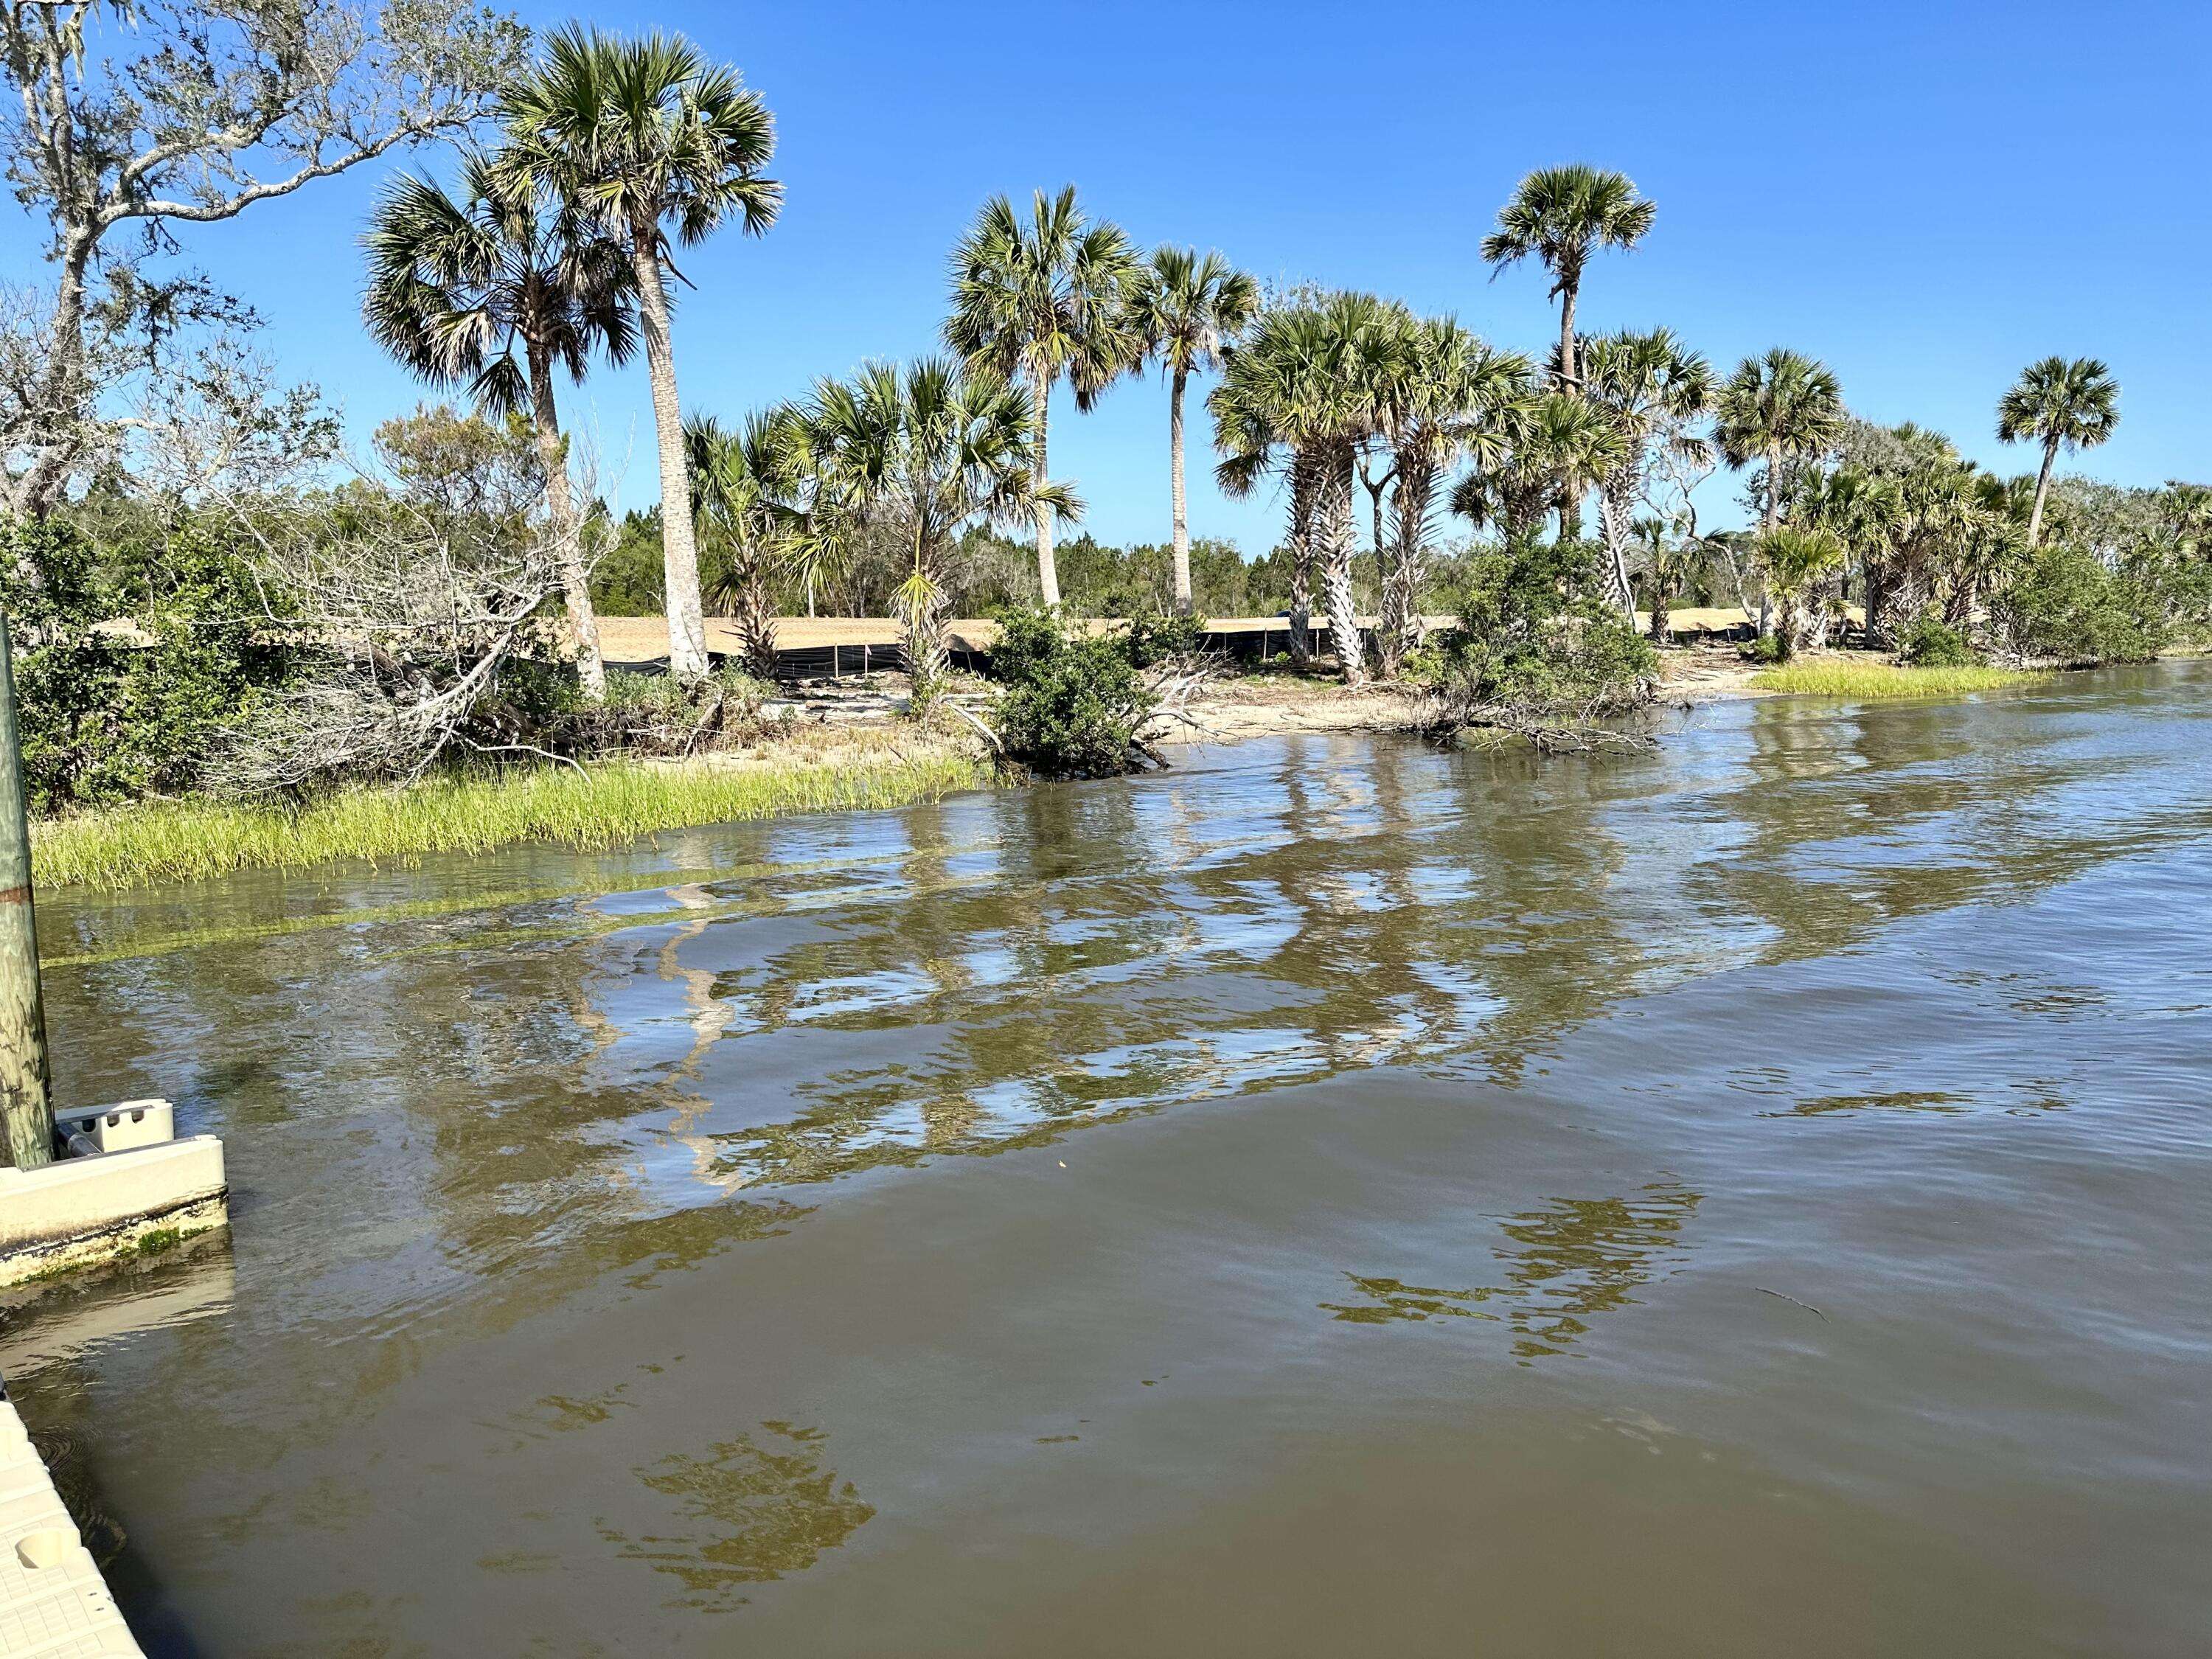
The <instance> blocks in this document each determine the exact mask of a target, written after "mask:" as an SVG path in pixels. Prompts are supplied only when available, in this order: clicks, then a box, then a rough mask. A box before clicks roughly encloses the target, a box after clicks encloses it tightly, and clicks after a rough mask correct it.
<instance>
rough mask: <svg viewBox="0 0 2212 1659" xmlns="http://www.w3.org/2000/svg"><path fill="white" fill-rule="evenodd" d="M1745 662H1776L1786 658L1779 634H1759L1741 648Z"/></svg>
mask: <svg viewBox="0 0 2212 1659" xmlns="http://www.w3.org/2000/svg"><path fill="white" fill-rule="evenodd" d="M1743 659H1744V660H1745V661H1746V662H1756V663H1778V662H1784V661H1786V660H1788V659H1787V657H1786V656H1785V654H1784V652H1783V649H1782V636H1781V635H1779V634H1761V635H1759V637H1758V638H1756V639H1754V640H1753V641H1752V642H1751V643H1750V644H1749V645H1747V646H1746V647H1744V648H1743Z"/></svg>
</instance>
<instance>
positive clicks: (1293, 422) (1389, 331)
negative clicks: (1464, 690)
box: [1209, 293, 1415, 686]
mask: <svg viewBox="0 0 2212 1659" xmlns="http://www.w3.org/2000/svg"><path fill="white" fill-rule="evenodd" d="M1414 326H1415V325H1414V322H1413V316H1412V314H1411V313H1408V312H1407V310H1406V309H1405V307H1402V306H1400V305H1397V304H1395V303H1393V302H1390V301H1383V300H1378V299H1377V298H1376V297H1375V295H1371V294H1353V293H1337V294H1329V295H1321V296H1318V297H1317V298H1316V299H1314V300H1311V301H1300V302H1299V303H1297V304H1294V305H1289V306H1284V307H1278V308H1277V309H1274V310H1272V311H1269V312H1267V313H1263V314H1262V315H1261V318H1260V319H1259V321H1258V322H1257V323H1256V324H1255V325H1254V326H1253V329H1252V331H1251V333H1250V335H1249V337H1248V338H1247V339H1246V340H1245V341H1244V342H1243V343H1242V344H1241V345H1239V346H1238V348H1237V350H1236V352H1235V353H1234V354H1233V355H1232V356H1231V358H1230V362H1229V368H1228V372H1227V374H1225V376H1224V378H1223V381H1222V384H1221V386H1219V387H1218V388H1217V397H1216V398H1214V399H1212V400H1209V401H1210V402H1212V406H1213V408H1214V410H1215V424H1216V436H1215V441H1216V443H1217V445H1218V447H1221V448H1222V450H1223V451H1224V453H1225V455H1226V456H1227V457H1228V459H1225V461H1224V462H1223V464H1222V465H1221V466H1219V467H1218V468H1217V469H1216V476H1217V477H1219V478H1220V479H1221V480H1222V483H1223V484H1224V486H1225V488H1228V489H1232V490H1234V489H1237V488H1238V487H1239V485H1240V483H1241V484H1243V486H1244V487H1247V488H1249V482H1248V481H1249V479H1250V478H1252V477H1256V475H1257V473H1258V471H1261V469H1262V468H1263V467H1264V466H1265V465H1266V464H1267V457H1268V455H1269V454H1270V453H1271V452H1273V451H1274V450H1276V449H1278V448H1280V449H1283V450H1286V451H1287V452H1288V453H1289V467H1290V471H1291V537H1292V545H1293V548H1294V549H1297V550H1303V551H1304V562H1306V563H1307V564H1308V567H1309V568H1314V569H1317V570H1318V571H1319V573H1320V575H1321V580H1322V596H1323V608H1324V610H1326V611H1327V612H1328V629H1329V642H1330V645H1331V646H1332V647H1333V648H1334V651H1335V653H1336V659H1337V666H1338V668H1339V670H1340V671H1341V673H1342V674H1343V676H1344V680H1345V684H1347V685H1351V686H1358V685H1360V684H1364V681H1365V679H1366V665H1365V663H1364V659H1363V658H1364V653H1363V651H1362V649H1361V644H1360V638H1359V623H1358V616H1357V615H1356V613H1355V611H1354V609H1353V596H1354V590H1353V587H1352V555H1353V551H1354V550H1355V548H1356V547H1357V545H1358V532H1357V531H1356V530H1355V529H1354V527H1353V523H1352V475H1353V472H1354V470H1355V469H1356V467H1357V466H1358V459H1359V453H1360V450H1361V448H1362V447H1363V446H1364V445H1365V444H1366V443H1367V442H1368V441H1369V440H1370V439H1372V438H1374V437H1376V435H1379V434H1381V433H1382V432H1383V429H1384V427H1385V424H1386V422H1388V420H1389V410H1390V408H1391V399H1392V397H1393V395H1394V389H1395V387H1396V386H1401V385H1402V384H1403V383H1404V381H1405V379H1406V370H1405V362H1406V358H1407V354H1408V352H1409V351H1410V349H1411V341H1412V337H1413V332H1414ZM1294 598H1295V596H1294ZM1294 609H1295V604H1294ZM1298 626H1299V622H1298V619H1297V617H1296V616H1295V615H1294V616H1293V618H1292V629H1293V632H1294V633H1295V632H1296V631H1297V628H1298Z"/></svg>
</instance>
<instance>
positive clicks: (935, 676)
mask: <svg viewBox="0 0 2212 1659" xmlns="http://www.w3.org/2000/svg"><path fill="white" fill-rule="evenodd" d="M937 576H938V571H937V561H936V560H935V559H934V558H933V557H932V556H931V550H930V538H929V533H928V532H927V528H926V527H925V526H924V523H923V521H922V520H921V519H920V518H919V517H917V518H916V519H915V526H914V575H913V577H912V579H911V580H908V581H907V582H906V583H904V584H902V586H901V587H900V590H899V600H898V606H899V641H900V643H901V645H902V647H904V649H905V652H906V665H907V678H908V683H909V684H910V685H911V686H912V688H913V695H912V696H911V697H910V698H909V700H908V708H909V710H910V711H911V712H913V713H915V714H920V713H921V711H922V710H924V709H925V708H928V706H929V705H930V703H932V702H934V701H935V700H936V697H937V694H938V691H939V689H940V687H941V684H942V682H943V680H944V678H945V666H946V663H947V660H948V659H947V657H946V654H945V589H944V587H943V586H942V585H941V584H940V583H939V581H938V580H937Z"/></svg>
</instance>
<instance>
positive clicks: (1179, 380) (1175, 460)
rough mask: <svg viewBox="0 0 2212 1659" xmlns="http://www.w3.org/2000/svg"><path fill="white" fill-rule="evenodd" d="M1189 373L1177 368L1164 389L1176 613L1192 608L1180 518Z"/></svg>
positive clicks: (1186, 530)
mask: <svg viewBox="0 0 2212 1659" xmlns="http://www.w3.org/2000/svg"><path fill="white" fill-rule="evenodd" d="M1189 378H1190V376H1189V374H1188V371H1186V370H1184V369H1180V368H1178V369H1177V370H1176V372H1175V381H1174V384H1173V386H1172V387H1171V388H1170V391H1169V392H1168V501H1169V507H1170V512H1171V513H1172V514H1173V518H1174V524H1175V602H1176V614H1177V615H1179V616H1184V617H1188V616H1189V615H1190V614H1191V613H1192V612H1193V611H1194V610H1195V609H1196V608H1197V604H1196V601H1195V599H1194V598H1193V596H1192V593H1191V588H1190V526H1189V524H1188V522H1187V521H1186V520H1185V519H1184V517H1183V487H1182V389H1183V386H1184V384H1185V382H1187V381H1188V380H1189Z"/></svg>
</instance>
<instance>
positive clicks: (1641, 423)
mask: <svg viewBox="0 0 2212 1659" xmlns="http://www.w3.org/2000/svg"><path fill="white" fill-rule="evenodd" d="M1582 368H1583V392H1584V394H1585V395H1586V396H1587V397H1588V398H1589V400H1590V401H1591V402H1593V403H1595V404H1596V405H1597V406H1598V407H1599V408H1600V409H1601V410H1604V411H1605V412H1606V415H1607V417H1608V418H1610V419H1611V420H1612V422H1613V425H1614V426H1615V427H1617V428H1619V429H1620V436H1621V444H1622V450H1623V459H1622V462H1621V465H1619V466H1616V467H1614V468H1613V470H1612V471H1610V472H1608V473H1607V474H1606V475H1605V476H1604V477H1601V479H1599V481H1598V523H1599V525H1600V526H1601V529H1602V530H1603V532H1604V535H1605V548H1606V562H1607V573H1606V574H1607V580H1606V586H1607V592H1610V593H1611V594H1612V596H1613V603H1614V604H1615V605H1619V606H1620V609H1621V611H1622V614H1623V615H1625V616H1626V617H1627V618H1628V625H1629V626H1630V627H1631V628H1633V627H1635V626H1636V596H1635V594H1634V592H1633V591H1632V588H1631V586H1630V583H1629V580H1628V546H1629V543H1630V541H1631V539H1632V535H1633V526H1632V520H1634V517H1635V513H1636V502H1637V500H1638V497H1639V496H1640V495H1642V494H1643V493H1644V486H1645V484H1646V483H1647V482H1648V481H1649V479H1650V473H1651V470H1652V467H1653V465H1654V458H1653V455H1652V447H1653V445H1654V444H1655V443H1669V444H1674V445H1676V446H1701V445H1702V444H1703V440H1701V439H1699V438H1697V437H1695V436H1694V435H1692V434H1691V433H1690V432H1689V431H1688V430H1687V429H1686V428H1687V426H1688V423H1689V422H1692V421H1694V420H1696V419H1697V418H1698V417H1699V416H1701V415H1703V414H1704V413H1705V410H1706V409H1707V408H1708V406H1710V405H1711V402H1712V398H1713V372H1712V368H1711V365H1709V364H1708V363H1707V362H1705V358H1704V356H1701V355H1700V354H1699V353H1698V352H1695V351H1692V350H1691V349H1690V348H1689V347H1688V346H1686V345H1685V344H1684V343H1682V340H1681V338H1680V336H1678V335H1676V334H1675V333H1674V331H1672V330H1671V329H1665V328H1655V329H1651V330H1650V331H1647V332H1644V333H1635V332H1624V333H1620V334H1605V335H1601V336H1599V337H1597V338H1595V339H1594V340H1591V341H1589V342H1588V343H1586V344H1585V346H1584V347H1583V361H1582Z"/></svg>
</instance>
